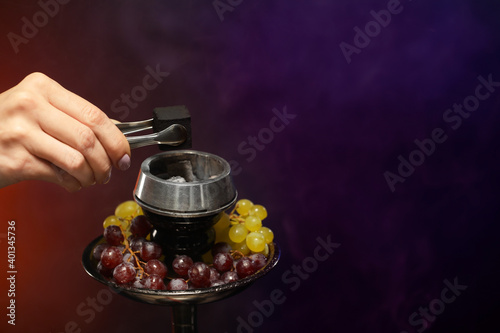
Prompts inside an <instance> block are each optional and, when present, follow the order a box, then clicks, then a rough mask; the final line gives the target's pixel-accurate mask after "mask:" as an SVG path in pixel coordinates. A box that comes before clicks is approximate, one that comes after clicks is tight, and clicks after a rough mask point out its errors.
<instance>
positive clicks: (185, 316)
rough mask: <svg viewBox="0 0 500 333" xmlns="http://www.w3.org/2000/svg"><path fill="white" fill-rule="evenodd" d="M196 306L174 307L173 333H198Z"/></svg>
mask: <svg viewBox="0 0 500 333" xmlns="http://www.w3.org/2000/svg"><path fill="white" fill-rule="evenodd" d="M197 332H198V327H197V325H196V305H194V304H179V305H173V306H172V333H197Z"/></svg>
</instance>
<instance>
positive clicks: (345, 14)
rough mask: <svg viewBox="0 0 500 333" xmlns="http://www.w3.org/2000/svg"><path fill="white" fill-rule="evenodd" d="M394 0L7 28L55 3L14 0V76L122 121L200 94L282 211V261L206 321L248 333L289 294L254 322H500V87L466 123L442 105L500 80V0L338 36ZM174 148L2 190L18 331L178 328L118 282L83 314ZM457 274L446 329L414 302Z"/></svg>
mask: <svg viewBox="0 0 500 333" xmlns="http://www.w3.org/2000/svg"><path fill="white" fill-rule="evenodd" d="M389 2H394V1H389ZM232 3H233V4H236V3H238V1H236V0H233V1H232ZM387 4H388V1H386V0H384V1H380V0H376V1H375V0H362V1H347V0H341V1H325V0H311V1H307V2H298V1H297V2H292V1H285V0H268V1H263V0H252V1H250V0H247V1H241V4H239V5H237V6H235V7H234V10H233V11H228V12H225V13H224V14H223V18H224V20H223V21H221V19H220V17H219V16H218V15H217V12H216V10H215V9H214V7H213V4H212V2H211V1H193V0H192V1H178V0H177V1H132V0H115V1H105V2H103V3H99V4H98V3H94V2H89V1H81V0H72V1H70V2H69V3H68V4H65V5H61V6H60V8H59V9H58V12H57V13H56V14H55V15H54V17H53V18H50V19H49V21H48V23H47V24H46V25H43V27H41V28H40V29H39V31H38V33H37V35H36V36H34V37H33V38H30V39H29V41H28V43H27V44H21V45H20V46H19V52H18V53H15V52H14V50H13V47H12V46H11V44H10V43H9V40H8V38H7V34H8V33H9V32H14V33H16V34H21V28H22V25H23V21H22V20H21V19H22V17H27V18H28V19H29V20H31V19H32V17H33V15H34V14H35V13H36V12H37V11H40V10H41V7H40V6H39V5H38V4H37V2H36V1H1V2H0V6H1V10H0V35H2V36H3V37H2V38H1V39H0V60H1V61H0V72H1V73H2V74H1V77H0V88H1V90H2V91H3V90H6V89H8V88H10V87H12V86H13V85H15V84H17V83H18V82H19V81H20V80H21V79H22V78H23V77H24V76H25V75H27V74H29V73H30V72H33V71H41V72H43V73H45V74H47V75H49V76H50V77H52V78H54V79H55V80H57V81H58V82H59V83H61V84H62V85H63V86H65V87H66V88H68V89H70V90H72V91H74V92H75V93H77V94H79V95H81V96H82V97H84V98H86V99H88V100H89V101H91V102H92V103H94V104H95V105H97V106H99V107H100V108H101V109H102V110H104V111H106V112H107V114H108V115H109V116H110V117H113V118H115V119H118V120H122V121H133V120H141V119H146V118H148V117H150V116H151V110H152V108H154V107H156V106H167V105H178V104H182V105H186V106H187V107H188V108H189V110H190V112H191V115H192V122H193V148H194V149H197V150H202V151H208V152H211V153H214V154H217V155H220V156H222V157H224V158H226V159H227V160H229V161H233V163H237V164H238V166H239V167H238V172H237V175H235V177H234V181H235V183H236V186H237V188H238V191H239V193H240V197H241V198H249V199H251V200H253V201H254V202H257V203H261V204H263V205H265V206H266V207H267V209H268V211H269V218H268V220H266V221H265V222H267V225H268V226H269V227H271V228H272V229H273V230H274V231H275V235H276V241H277V242H278V243H279V244H280V246H281V248H282V251H283V253H282V258H281V261H280V263H279V265H278V266H277V268H276V269H275V270H274V271H273V272H271V273H270V274H269V275H267V276H266V277H265V278H263V279H262V280H261V281H258V282H257V283H256V284H255V285H254V286H252V287H251V288H250V289H248V290H247V291H245V292H243V293H241V294H239V295H238V296H235V297H233V298H231V299H228V300H224V301H221V302H218V303H214V304H210V305H203V306H200V307H199V325H200V332H237V331H238V325H239V321H238V317H240V318H243V319H245V320H246V321H247V320H248V317H249V315H250V317H251V318H252V315H251V313H252V312H253V311H256V309H257V308H256V307H255V305H254V304H252V302H253V301H254V300H256V301H258V302H262V301H264V300H268V299H270V295H271V292H272V291H273V290H274V289H280V290H281V291H282V292H283V295H284V297H286V301H285V302H284V303H283V304H281V305H276V306H275V309H274V311H272V313H270V315H269V317H266V318H265V319H264V320H263V322H262V323H259V325H258V326H259V327H257V328H255V329H254V330H255V331H256V332H276V331H291V332H297V331H303V330H306V329H307V330H308V331H309V330H311V331H315V332H316V331H317V332H325V331H327V330H328V331H334V332H394V333H399V332H401V331H407V332H409V333H411V332H417V330H419V329H421V330H420V332H422V331H423V330H424V329H426V330H427V331H428V332H485V331H486V329H487V328H489V330H488V331H494V329H496V330H498V329H499V328H500V324H499V323H498V321H497V319H496V318H497V317H498V310H499V301H498V300H499V297H500V291H499V288H498V280H499V278H500V267H499V258H500V247H499V246H498V238H497V237H498V234H499V232H500V230H499V227H498V218H499V208H498V207H499V205H498V198H499V196H498V194H499V193H498V192H499V190H498V185H499V181H500V179H499V177H498V174H497V170H498V168H499V163H498V159H497V154H498V145H499V143H500V135H499V130H498V128H499V126H500V117H499V116H498V112H499V110H500V89H499V88H496V89H495V91H494V92H492V93H491V94H490V96H489V98H487V99H486V100H485V101H481V103H480V105H479V108H478V109H477V111H475V112H473V113H471V115H470V117H469V118H467V119H464V120H463V122H462V124H461V126H460V127H459V128H457V129H453V128H451V127H450V123H447V122H445V121H444V120H443V114H444V113H445V112H446V110H447V109H449V108H451V107H452V106H453V104H454V103H462V102H463V101H464V99H465V98H466V97H467V96H469V95H472V94H474V92H475V89H476V87H477V86H478V85H479V84H480V82H479V81H478V79H477V78H478V77H479V76H483V77H485V78H487V77H488V76H489V75H491V76H492V79H493V81H498V82H500V62H499V61H498V59H499V56H500V43H499V40H498V38H499V36H500V34H499V33H500V30H499V28H500V21H499V20H498V17H499V16H498V15H499V11H498V10H499V7H500V6H499V5H498V4H497V3H495V2H493V1H472V0H454V1H451V0H448V1H446V0H443V1H430V0H414V1H410V0H406V1H401V2H400V6H399V7H397V8H399V10H400V12H399V14H395V15H392V17H391V21H390V22H389V23H388V24H387V26H386V27H384V28H381V29H380V32H378V34H376V36H374V37H372V38H371V41H370V43H369V45H368V46H367V47H365V48H362V49H360V52H359V54H356V53H355V54H352V58H351V60H352V61H351V62H350V63H348V62H347V61H346V58H345V57H344V55H343V53H342V51H341V48H340V46H339V45H340V43H341V42H346V43H349V44H353V38H354V35H355V31H354V30H353V29H354V28H355V27H360V28H362V29H363V28H364V27H365V24H366V23H367V22H369V21H372V20H373V17H372V15H371V14H370V11H372V10H374V11H376V12H378V11H380V10H382V9H386V8H387ZM147 66H151V67H153V68H155V67H156V66H159V67H160V68H161V70H162V71H164V72H169V73H170V75H169V76H168V77H166V78H164V80H163V82H161V84H160V85H159V86H158V88H156V89H154V90H153V91H151V92H149V93H148V95H147V97H146V98H145V99H144V100H143V101H141V102H140V103H139V105H138V106H137V107H136V108H134V109H131V110H130V112H129V114H128V115H125V114H124V113H122V112H116V108H115V109H113V108H112V107H111V105H112V102H113V101H114V100H115V99H117V98H120V95H121V94H122V93H125V94H127V93H128V94H129V93H130V92H131V90H132V88H134V87H135V86H137V85H141V84H142V79H143V77H144V76H145V75H146V74H147V71H146V70H145V68H146V67H147ZM483 92H485V90H483ZM284 108H286V110H287V112H288V113H289V114H292V115H295V118H294V119H290V121H289V124H287V125H286V126H285V127H284V128H283V130H282V131H281V132H279V133H274V135H273V138H272V140H269V142H268V143H267V144H265V145H264V147H263V148H261V149H262V150H261V151H257V153H256V155H255V157H254V158H250V155H249V154H248V153H245V152H243V151H242V150H241V148H240V149H238V147H239V146H240V145H241V144H244V142H245V141H248V137H249V136H258V134H259V133H263V132H261V131H262V130H263V129H264V128H269V125H270V121H271V120H272V118H273V117H274V113H273V109H277V110H279V111H282V110H283V109H284ZM436 128H442V129H443V130H444V131H445V135H446V137H447V140H446V141H445V142H443V143H441V144H437V145H436V148H435V151H434V153H433V154H431V155H430V156H428V157H426V159H425V161H424V162H423V163H422V165H420V166H418V167H416V168H415V171H414V173H413V174H412V175H411V176H409V177H408V178H407V179H406V181H405V182H404V183H398V184H396V186H395V191H394V192H392V191H391V189H390V188H389V186H388V184H387V182H386V180H385V178H384V172H386V171H390V172H393V173H397V169H398V164H399V160H398V156H399V155H402V156H403V157H404V158H408V157H409V155H410V153H411V152H412V151H414V150H415V149H417V146H416V144H415V143H414V140H416V139H417V140H424V139H426V138H429V137H430V136H431V133H432V131H433V130H434V129H436ZM264 131H265V130H264ZM261 135H262V134H261ZM264 135H265V134H264ZM264 138H266V137H265V136H264ZM247 147H248V146H247ZM157 152H158V150H157V149H156V148H144V149H141V150H137V151H134V152H133V165H132V168H131V169H130V170H129V171H127V172H119V171H115V172H114V174H113V178H112V181H111V183H110V184H108V185H106V186H98V187H95V188H91V189H85V190H83V191H81V192H79V193H77V194H67V193H66V192H65V191H64V190H62V189H59V188H57V187H55V186H53V185H50V184H44V183H39V182H29V183H25V184H18V185H15V186H11V187H9V188H6V189H2V190H0V196H1V197H2V201H3V202H5V207H2V209H1V211H0V223H2V225H4V227H2V228H3V229H5V230H6V228H7V225H6V221H8V220H11V219H15V220H16V222H17V225H18V231H17V233H18V237H17V238H18V241H17V250H18V256H17V260H18V265H19V275H18V284H17V291H18V294H17V296H16V301H17V304H18V307H17V325H16V327H15V328H13V327H7V325H6V319H5V318H6V317H5V313H4V312H3V311H5V310H2V312H1V313H2V316H1V317H0V318H3V319H1V324H0V325H2V326H1V327H4V328H6V330H7V331H9V332H11V331H12V332H52V333H56V332H57V333H59V332H63V331H64V327H65V325H66V323H67V322H70V321H74V322H76V323H77V325H78V326H79V328H80V329H81V331H82V332H118V331H119V332H138V331H141V332H165V331H168V329H167V328H165V327H168V325H169V322H170V314H169V311H168V309H167V308H162V307H156V306H150V305H143V304H140V303H136V302H134V301H130V300H128V299H125V298H123V297H121V296H117V295H115V296H114V297H113V299H112V301H111V303H110V304H106V305H105V306H103V308H102V309H100V312H96V313H95V318H94V319H93V320H91V321H90V322H89V323H87V322H85V321H84V319H85V318H87V317H85V316H81V315H79V314H78V313H77V311H76V309H77V308H78V306H79V305H80V303H82V302H85V300H86V299H87V297H95V296H96V294H98V293H99V291H101V290H102V289H103V287H102V286H101V285H100V284H99V283H97V282H95V281H94V280H93V279H91V278H90V277H88V276H87V275H86V273H85V272H84V271H83V269H82V267H81V264H80V256H81V253H82V251H83V248H84V247H85V246H86V244H88V243H89V242H90V241H91V240H92V239H93V238H94V237H96V236H97V235H98V234H99V233H100V232H101V231H102V226H101V222H102V220H103V219H104V218H105V217H106V216H107V215H110V214H111V213H112V212H113V210H114V207H115V206H116V205H117V204H118V203H119V202H121V201H124V200H129V199H131V198H132V191H133V187H134V184H135V180H136V177H137V173H138V170H139V166H140V164H141V162H142V161H143V160H144V159H145V158H146V157H148V156H150V155H152V154H155V153H157ZM2 232H5V231H4V230H0V233H2ZM328 236H329V237H330V238H331V240H332V241H333V242H335V243H339V244H341V245H340V247H338V248H337V249H336V250H335V252H334V253H333V254H332V255H331V256H329V257H328V259H327V260H326V261H324V262H320V263H318V266H317V268H315V267H313V268H315V269H311V270H312V272H311V273H310V274H309V275H308V276H307V278H305V279H301V280H300V281H301V284H300V286H299V287H298V288H297V289H296V290H292V287H295V286H296V285H295V283H291V282H290V281H289V280H287V279H286V278H285V277H286V276H288V277H291V276H292V275H286V274H287V271H288V270H292V269H293V267H294V265H301V264H303V263H311V261H310V260H309V259H307V258H308V257H311V256H313V254H314V250H315V248H316V246H317V245H318V242H317V238H318V237H322V238H323V239H326V238H327V237H328ZM4 246H5V241H4V242H2V243H0V247H1V249H2V253H6V249H4ZM0 257H1V255H0ZM5 257H6V255H5ZM0 261H1V264H0V268H1V269H2V271H5V270H6V269H5V267H4V266H3V265H5V262H4V260H0ZM294 276H295V277H296V276H297V275H294ZM445 279H447V280H448V281H451V282H453V281H454V279H457V281H458V283H459V284H461V285H466V286H467V289H466V290H464V291H462V292H461V294H460V296H458V297H457V298H456V299H455V301H453V302H451V303H450V304H447V305H446V307H445V309H444V311H442V313H441V314H439V315H438V316H436V317H435V320H434V319H433V322H432V323H430V322H429V327H427V326H424V325H423V324H422V322H420V324H417V325H413V326H412V325H411V323H410V322H409V317H410V316H411V315H412V313H414V312H418V311H419V308H420V307H429V304H434V306H436V304H437V303H436V302H435V301H433V300H434V299H436V298H440V297H441V292H442V291H443V289H444V288H445V287H446V285H445V283H444V282H443V281H444V280H445ZM287 281H288V282H287ZM294 281H295V280H294ZM2 282H3V283H5V282H4V281H2ZM2 287H4V285H2ZM4 294H5V292H4V291H2V292H1V293H0V295H2V296H0V302H1V304H2V306H1V307H0V308H1V309H5V306H6V304H7V302H8V299H7V296H5V295H4ZM447 295H450V294H447ZM436 309H437V308H436ZM254 318H257V317H254ZM419 318H420V317H419ZM239 331H241V332H245V331H248V330H243V329H240V330H239Z"/></svg>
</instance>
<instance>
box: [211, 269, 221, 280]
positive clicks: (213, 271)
mask: <svg viewBox="0 0 500 333" xmlns="http://www.w3.org/2000/svg"><path fill="white" fill-rule="evenodd" d="M216 280H220V273H219V272H217V270H216V269H215V268H213V267H210V284H212V282H214V281H216Z"/></svg>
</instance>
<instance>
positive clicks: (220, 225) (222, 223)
mask: <svg viewBox="0 0 500 333" xmlns="http://www.w3.org/2000/svg"><path fill="white" fill-rule="evenodd" d="M229 224H230V223H229V215H228V214H226V213H223V214H222V216H221V218H220V219H219V221H217V223H216V224H215V225H214V229H215V232H219V231H222V230H225V229H226V228H227V227H229Z"/></svg>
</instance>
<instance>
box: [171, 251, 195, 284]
mask: <svg viewBox="0 0 500 333" xmlns="http://www.w3.org/2000/svg"><path fill="white" fill-rule="evenodd" d="M191 266H193V259H191V257H189V256H187V255H179V256H177V257H176V258H175V259H174V261H173V262H172V268H173V269H174V272H175V273H177V275H179V276H180V277H183V278H187V276H188V270H189V268H191Z"/></svg>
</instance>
